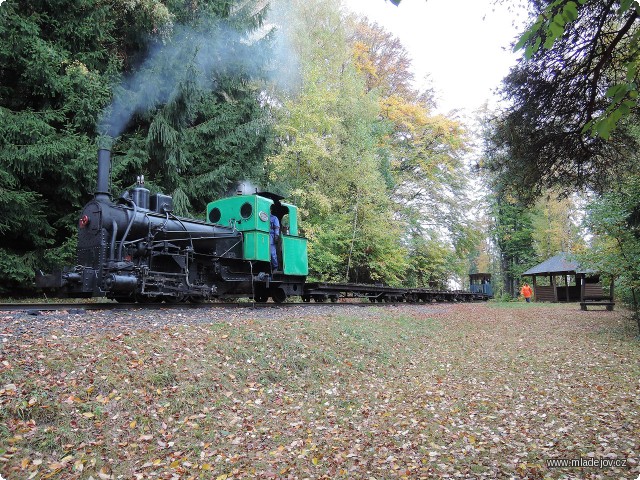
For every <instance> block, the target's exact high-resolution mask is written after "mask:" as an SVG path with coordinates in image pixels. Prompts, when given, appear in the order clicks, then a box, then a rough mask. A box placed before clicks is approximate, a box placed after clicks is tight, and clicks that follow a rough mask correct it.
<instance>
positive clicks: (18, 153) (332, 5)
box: [0, 0, 640, 300]
mask: <svg viewBox="0 0 640 480" xmlns="http://www.w3.org/2000/svg"><path fill="white" fill-rule="evenodd" d="M602 3H603V2H596V1H587V2H580V9H579V10H578V5H577V4H575V3H574V2H571V1H569V2H566V1H555V2H532V4H531V6H530V10H531V11H530V13H531V18H532V25H533V26H532V27H531V29H530V30H529V32H530V33H529V34H525V36H524V37H523V40H522V41H521V42H520V43H521V44H520V45H519V46H518V47H522V48H523V50H525V52H524V53H525V55H524V57H523V60H522V61H521V62H520V63H519V64H518V65H517V66H516V67H514V69H513V70H512V73H511V75H510V76H509V77H508V78H507V79H505V83H504V87H503V93H504V96H505V99H507V100H509V102H508V103H507V104H508V105H509V106H508V107H506V108H505V109H504V110H503V111H500V112H491V111H488V110H487V109H485V110H483V111H481V112H478V125H480V127H473V126H467V125H464V124H463V123H462V122H461V121H460V120H459V119H458V118H457V117H456V114H455V112H452V113H451V114H449V115H442V114H436V113H434V111H435V108H434V107H435V105H434V100H433V98H434V95H433V92H431V91H419V90H417V89H416V88H415V87H414V83H413V77H412V74H411V59H410V57H409V55H408V53H407V51H406V50H405V49H404V47H403V46H402V45H401V44H400V42H399V41H398V40H397V39H396V38H394V37H393V36H392V35H391V34H389V33H388V32H386V31H385V30H384V29H383V28H381V27H380V26H378V25H376V24H372V23H370V22H369V21H368V20H367V19H365V18H357V17H354V16H352V15H349V14H347V13H346V12H345V10H344V8H342V5H341V2H340V0H308V1H302V0H290V1H286V2H285V1H282V2H278V1H274V2H268V1H266V0H246V1H238V2H228V1H215V0H210V1H200V2H193V1H184V0H181V1H170V0H167V1H159V0H105V1H100V2H98V1H97V0H75V1H70V0H53V1H47V2H43V1H37V2H27V1H19V0H7V1H6V2H4V3H3V4H2V6H1V7H0V209H1V211H2V212H3V215H2V217H1V218H0V234H2V242H1V243H0V293H2V294H5V295H8V294H11V295H15V294H19V293H30V291H31V285H32V281H33V276H34V272H35V271H36V270H38V269H42V270H45V271H47V270H52V269H55V268H59V267H60V266H61V265H65V264H72V263H73V262H74V256H75V231H76V224H77V215H78V212H79V210H80V208H81V206H82V205H83V204H84V203H85V202H86V201H87V200H88V199H89V198H90V197H91V195H92V192H93V189H94V186H95V177H96V152H97V148H98V145H101V144H104V142H105V141H108V142H109V144H110V145H111V148H112V151H113V160H114V163H113V171H112V182H113V189H112V190H113V193H114V194H115V195H118V194H119V192H120V191H121V190H123V189H125V188H127V187H130V186H132V185H133V182H134V180H135V178H136V176H137V175H139V174H144V175H145V178H146V179H147V185H146V186H147V187H148V188H150V189H151V190H152V192H154V191H163V192H165V193H170V194H171V195H173V197H174V205H175V209H176V212H177V213H178V214H181V215H185V216H195V217H203V212H204V209H205V205H206V203H207V202H208V201H211V200H212V199H216V198H219V197H221V196H224V195H226V194H227V192H229V191H230V190H235V188H234V187H235V185H236V184H237V183H238V182H245V183H246V182H251V183H253V184H257V185H260V186H261V187H262V188H264V189H266V190H271V191H276V192H278V193H281V194H283V195H285V196H286V197H287V198H288V199H289V200H290V201H292V202H293V203H295V204H297V205H299V206H300V208H301V215H302V224H303V229H304V234H305V235H306V236H307V238H309V239H310V245H311V246H310V268H311V274H312V276H313V277H314V278H318V279H322V280H329V281H349V282H363V283H366V282H383V283H386V284H389V285H398V284H403V285H406V286H430V285H431V286H434V285H438V286H447V285H450V284H451V283H452V282H456V283H457V284H460V285H464V282H465V279H466V275H467V274H468V273H474V272H478V271H480V272H489V273H492V274H493V275H494V285H495V287H496V291H497V292H498V294H499V295H501V294H503V293H504V295H506V296H508V297H511V296H513V295H515V294H517V290H518V285H519V282H520V280H521V278H520V274H521V273H522V272H523V271H524V270H526V269H527V268H528V267H530V266H532V265H534V264H536V263H538V262H539V261H541V260H544V259H546V258H548V257H549V256H551V255H553V254H555V253H559V252H570V253H573V254H576V255H577V256H578V257H579V258H580V260H581V261H582V262H583V263H584V264H585V265H588V266H593V267H595V268H597V269H598V270H599V271H601V272H603V273H604V274H607V275H611V276H615V278H617V282H618V283H619V285H620V287H621V289H622V290H621V291H622V292H623V294H624V295H625V296H626V297H627V298H628V299H630V300H635V296H634V293H635V290H636V289H637V287H638V273H639V272H640V265H638V261H639V260H638V258H640V246H639V245H640V233H639V232H640V230H639V229H638V225H639V222H640V214H639V213H638V212H640V194H639V191H640V189H639V188H638V186H639V183H640V182H639V181H638V178H640V177H638V171H637V158H636V153H635V152H636V151H637V149H636V148H635V142H636V141H637V128H635V123H634V119H635V116H634V114H633V110H634V105H632V104H631V103H630V102H632V101H633V100H634V99H635V98H636V96H634V87H633V80H634V75H635V74H636V72H637V69H636V70H631V69H627V70H626V71H625V75H626V76H625V78H629V80H628V81H627V82H626V84H627V87H625V88H623V87H619V89H618V90H617V91H612V90H611V87H614V86H615V85H618V84H619V83H620V82H618V77H617V76H616V75H615V74H614V73H615V72H614V70H615V69H616V68H619V63H616V62H613V63H606V62H605V63H603V64H602V65H600V67H599V70H598V71H597V73H601V72H602V71H604V72H607V74H606V75H601V76H600V77H599V78H600V79H601V84H602V85H604V86H605V87H606V88H604V87H603V86H602V85H601V84H598V85H599V89H596V90H597V92H600V93H596V94H595V95H596V99H597V101H599V102H601V103H602V105H603V106H602V107H599V108H595V109H593V108H592V109H591V111H590V113H589V114H588V115H587V117H588V118H581V119H578V120H575V122H574V123H575V125H573V124H571V123H570V122H567V118H569V119H570V120H574V117H576V116H577V115H574V116H573V117H572V115H571V112H570V111H569V110H568V109H567V108H565V110H564V111H560V110H551V111H549V110H547V111H546V113H545V110H544V109H543V108H539V107H537V106H536V105H537V104H536V103H535V102H536V101H538V100H539V99H540V98H545V99H548V101H549V102H552V101H553V99H555V101H556V103H557V104H560V103H561V102H559V101H558V98H560V99H562V98H563V97H562V95H563V92H562V91H560V92H559V93H558V92H557V91H553V92H550V87H549V84H554V82H555V84H557V85H560V86H561V85H563V81H565V79H563V78H559V79H558V78H557V77H552V76H549V75H547V74H546V73H545V72H549V71H553V70H552V69H551V66H552V65H553V58H552V55H553V54H555V52H556V50H557V49H558V48H560V47H562V45H563V43H562V40H563V38H564V36H566V37H567V38H569V37H570V36H571V35H575V32H576V31H578V32H579V33H580V34H585V32H587V33H588V32H593V33H594V35H596V34H598V33H600V34H603V32H605V29H603V28H602V26H604V25H606V26H607V28H608V30H606V32H607V33H608V34H611V32H613V37H606V38H609V39H610V38H616V37H615V32H616V31H618V32H622V31H623V27H624V28H625V30H624V32H623V33H624V35H635V34H636V33H637V29H635V24H634V21H635V18H634V19H633V20H631V26H630V27H628V28H627V27H626V23H627V22H626V20H625V18H624V17H623V16H621V15H623V14H624V13H625V12H627V11H632V10H633V8H635V7H634V5H635V6H636V7H637V4H636V2H620V4H616V3H615V2H613V3H612V4H611V5H613V4H615V5H617V7H616V8H617V10H616V9H613V7H611V12H613V13H611V14H609V13H610V12H609V11H607V10H604V11H603V10H602V9H601V10H599V11H597V8H596V6H597V5H600V4H602ZM626 3H629V5H626V7H627V10H624V11H622V10H621V8H622V6H624V5H621V4H626ZM585 4H586V6H587V7H588V6H589V5H592V9H591V10H589V9H587V8H586V7H585V6H584V5H585ZM574 5H575V6H576V8H575V12H574V8H573V6H574ZM558 8H560V9H561V10H560V14H561V17H560V20H564V21H563V22H560V21H558V22H556V23H555V24H554V23H551V24H550V25H556V27H553V28H552V29H551V30H549V28H551V26H550V25H546V24H544V23H542V22H538V23H536V22H537V20H536V19H538V18H539V17H538V15H539V14H540V12H543V11H544V10H545V9H556V10H557V9H558ZM574 13H575V14H574ZM556 14H557V12H556ZM588 14H591V15H592V17H593V21H594V22H596V23H594V24H587V23H586V22H585V21H584V19H585V18H591V17H588ZM598 15H600V16H598ZM545 18H546V17H545ZM552 18H554V17H552ZM599 18H600V19H603V21H602V22H601V26H600V29H598V28H597V25H599V24H598V23H597V20H598V19H599ZM560 23H562V24H561V25H560ZM558 25H560V27H558ZM585 25H587V26H585ZM589 25H591V26H589ZM593 25H596V26H595V27H594V26H593ZM545 28H546V29H547V30H545ZM558 28H561V29H562V31H561V32H559V33H558V32H557V29H558ZM616 28H617V30H615V29H616ZM585 29H586V30H585ZM547 31H553V32H555V33H558V34H557V35H555V36H554V38H553V42H551V41H549V42H547V41H546V39H545V34H546V33H545V32H547ZM555 33H554V34H555ZM538 37H539V38H541V40H536V39H537V38H538ZM606 38H605V40H603V42H602V44H598V45H601V46H602V51H601V54H603V55H605V56H606V55H607V54H608V55H609V56H611V52H609V53H607V46H608V45H611V41H609V42H608V43H607V41H606ZM633 38H635V37H633ZM527 42H529V43H527ZM567 42H569V40H567ZM623 44H624V42H623ZM626 45H628V48H629V49H631V50H628V52H627V53H628V54H629V55H628V56H630V55H631V53H632V44H630V43H629V42H627V43H626ZM620 48H621V49H622V48H623V47H620ZM623 54H624V52H623V53H621V55H623ZM558 55H560V54H558ZM631 56H632V55H631ZM550 58H551V60H550ZM633 58H636V57H633ZM592 60H593V59H592ZM545 62H546V63H545ZM550 69H551V70H550ZM578 70H579V69H578ZM579 71H580V70H579ZM592 73H593V68H592ZM592 77H593V76H591V77H588V75H587V80H588V79H589V78H592ZM569 80H570V79H569ZM607 82H609V83H610V84H609V85H606V83H607ZM586 83H587V84H588V83H589V82H588V81H587V82H586ZM545 87H546V89H545ZM535 88H538V90H535ZM603 88H604V90H603ZM556 90H558V89H556ZM623 90H624V95H627V96H626V97H624V98H623V97H620V98H618V96H616V95H621V94H620V93H616V92H622V91H623ZM565 93H566V92H565ZM545 95H546V97H545ZM553 95H556V96H555V97H554V96H553ZM580 95H582V96H580ZM564 98H565V99H566V98H567V97H564ZM569 98H570V99H572V100H576V101H575V102H573V103H572V102H565V103H564V106H565V107H567V106H569V107H571V106H572V107H576V108H577V107H578V106H580V105H578V104H577V100H578V99H582V98H591V96H590V95H587V94H585V92H582V93H580V92H579V93H575V94H574V96H573V97H569ZM607 99H610V100H615V101H616V102H618V103H617V104H616V105H614V106H613V107H611V108H609V109H608V110H607V108H608V105H609V104H607V103H606V102H607ZM625 101H627V103H626V104H625V103H624V102H625ZM592 103H593V102H592ZM596 103H597V102H596ZM543 104H544V103H543ZM620 105H623V106H620ZM624 105H626V107H624ZM558 108H560V107H558ZM625 108H626V109H627V110H624V109H625ZM620 109H622V111H621V110H620ZM549 112H551V113H549ZM616 112H619V113H616ZM536 114H537V116H536ZM562 114H564V115H565V117H562ZM599 115H602V118H605V119H611V118H613V117H617V118H613V120H610V121H609V122H608V123H607V122H601V123H599V124H596V123H594V122H593V119H598V118H600V117H599ZM580 122H582V123H580ZM589 122H591V123H589ZM587 123H589V125H591V126H592V127H593V129H592V130H588V129H584V128H583V127H584V125H586V124H587ZM567 125H568V126H569V127H571V126H573V127H574V128H573V129H571V128H568V127H567ZM598 125H599V126H600V128H599V130H598V128H597V126H598ZM603 125H604V126H603ZM554 142H555V143H554ZM572 149H573V150H572ZM576 152H579V154H577V153H576ZM545 162H546V163H545ZM478 184H482V186H483V187H484V188H483V191H485V192H487V193H486V194H484V195H482V196H479V195H477V194H473V193H472V192H474V191H476V190H477V186H478Z"/></svg>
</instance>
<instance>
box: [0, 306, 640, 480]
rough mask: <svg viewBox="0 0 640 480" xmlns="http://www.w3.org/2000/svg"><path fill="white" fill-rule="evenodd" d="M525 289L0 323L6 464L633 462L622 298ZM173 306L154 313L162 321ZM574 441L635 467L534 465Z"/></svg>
mask: <svg viewBox="0 0 640 480" xmlns="http://www.w3.org/2000/svg"><path fill="white" fill-rule="evenodd" d="M516 305H517V304H516ZM524 306H526V308H505V307H504V306H503V305H502V304H493V303H492V304H462V305H448V306H441V307H435V308H434V307H431V306H401V307H383V308H376V309H362V308H360V309H355V310H352V311H350V313H349V314H348V315H345V314H343V313H340V312H341V310H338V309H333V310H331V311H330V312H329V313H328V314H327V315H326V316H323V317H313V316H307V317H303V318H299V317H294V316H292V315H291V314H288V313H287V312H284V313H282V312H281V313H274V314H275V315H277V317H274V318H259V317H255V318H252V317H251V315H252V313H251V312H246V314H245V313H243V314H242V316H241V318H240V319H235V320H224V321H223V320H220V319H212V320H211V323H210V324H201V323H200V324H197V325H195V324H194V325H188V326H170V327H158V328H157V329H156V330H136V329H133V328H131V327H129V326H126V325H123V326H119V325H118V324H117V322H118V321H119V320H118V317H116V318H114V327H113V329H111V330H107V331H104V330H102V331H95V332H89V333H85V334H83V335H82V336H75V335H69V334H67V333H65V331H56V332H55V333H54V334H50V333H47V334H46V335H45V336H43V337H35V336H29V337H26V336H25V337H10V336H9V337H7V336H5V337H3V338H8V339H9V341H7V342H4V343H2V349H1V350H0V355H1V359H0V474H2V475H3V476H4V477H5V478H8V479H11V478H64V479H66V478H69V479H88V478H90V477H93V478H95V479H97V478H103V479H108V478H174V477H175V476H179V477H180V478H206V479H209V478H214V479H220V480H222V479H231V478H289V477H290V478H345V479H346V478H433V477H444V476H447V475H449V476H456V475H458V476H461V477H467V478H468V477H474V478H496V477H506V478H508V477H514V478H576V477H580V478H601V477H598V475H604V476H605V478H609V477H614V476H615V477H625V476H626V477H628V478H632V477H633V478H635V477H636V476H637V475H638V474H639V473H640V470H639V468H638V463H637V462H638V452H640V442H639V440H638V439H640V413H639V409H638V405H639V404H640V390H639V386H640V385H639V384H638V383H637V379H638V378H640V361H639V360H640V344H639V342H638V341H637V340H636V339H635V338H634V333H633V332H632V330H631V329H630V328H629V320H627V319H626V317H625V313H624V312H619V311H618V312H581V311H579V310H578V309H577V307H576V306H575V305H561V306H558V305H553V306H551V305H536V304H531V305H524ZM137 314H143V313H137ZM174 314H175V313H172V311H167V312H154V315H156V316H158V323H159V324H160V325H162V324H163V322H162V316H163V315H165V316H171V315H174ZM91 315H93V314H87V315H86V316H85V317H84V319H83V321H86V322H88V323H89V324H90V322H91ZM96 315H98V314H96ZM193 315H198V316H200V317H201V316H202V315H203V314H202V312H194V313H193ZM212 315H215V313H212ZM309 315H310V314H309ZM0 318H2V317H0ZM56 318H57V317H56V315H52V316H51V321H52V322H55V320H56ZM5 320H13V319H7V318H6V317H5ZM185 323H187V321H186V320H185ZM11 325H12V323H11V322H10V321H8V322H7V323H6V325H4V326H3V325H0V331H2V332H3V333H4V334H5V335H11ZM586 455H593V456H596V457H605V456H610V457H611V456H613V455H615V456H617V458H626V459H629V467H628V468H626V469H613V468H612V469H609V470H606V471H599V470H596V469H574V470H571V469H553V470H549V469H547V468H546V467H545V465H544V460H545V459H548V458H555V457H578V456H586Z"/></svg>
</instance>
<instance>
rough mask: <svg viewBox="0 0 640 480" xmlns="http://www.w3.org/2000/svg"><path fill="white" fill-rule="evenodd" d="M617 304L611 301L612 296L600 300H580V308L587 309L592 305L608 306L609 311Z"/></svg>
mask: <svg viewBox="0 0 640 480" xmlns="http://www.w3.org/2000/svg"><path fill="white" fill-rule="evenodd" d="M614 305H615V302H612V301H611V298H602V299H598V300H588V301H586V299H585V301H584V302H580V308H581V309H582V310H586V309H587V307H589V306H591V307H607V310H608V311H610V312H611V311H613V306H614Z"/></svg>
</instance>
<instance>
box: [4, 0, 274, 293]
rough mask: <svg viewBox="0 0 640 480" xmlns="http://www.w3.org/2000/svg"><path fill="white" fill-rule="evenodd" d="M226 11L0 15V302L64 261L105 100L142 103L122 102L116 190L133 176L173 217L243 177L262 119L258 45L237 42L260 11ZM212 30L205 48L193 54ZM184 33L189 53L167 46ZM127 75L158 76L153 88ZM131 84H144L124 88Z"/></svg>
mask: <svg viewBox="0 0 640 480" xmlns="http://www.w3.org/2000/svg"><path fill="white" fill-rule="evenodd" d="M238 5H239V4H238ZM238 5H237V4H236V3H234V2H228V1H221V0H210V1H202V2H197V3H196V2H162V1H158V0H147V1H144V2H128V1H124V0H108V1H106V2H98V1H97V0H50V1H47V2H44V1H36V2H33V1H31V2H27V1H22V0H7V1H6V2H4V3H3V4H2V5H1V6H0V208H1V209H2V211H3V218H2V219H0V234H2V242H1V243H0V293H3V294H7V293H13V292H16V293H17V292H20V291H24V290H28V289H29V288H30V286H31V281H32V278H33V274H34V271H35V270H37V269H43V270H50V269H53V268H54V267H59V266H61V265H63V264H69V263H71V262H73V261H74V257H75V248H74V242H75V232H76V223H77V215H78V211H79V210H80V208H81V206H82V205H83V204H84V203H85V202H86V201H87V200H88V199H89V198H90V196H91V193H92V192H93V190H94V188H95V177H96V143H97V141H96V140H97V138H98V137H99V135H100V134H103V133H113V131H112V130H111V131H110V130H109V129H106V130H105V129H104V128H101V126H103V127H104V124H105V121H106V120H105V119H108V118H109V113H110V112H112V111H113V107H112V105H115V104H116V103H117V102H118V100H120V101H125V102H126V101H129V100H132V99H135V97H136V96H139V95H143V96H144V95H146V96H149V97H153V98H149V101H147V102H146V103H145V102H141V103H137V104H135V107H136V108H135V109H134V110H133V111H131V112H130V113H131V115H130V116H129V118H127V119H125V120H123V124H122V125H120V126H119V131H118V132H117V133H116V138H115V143H114V144H113V153H114V156H113V159H114V165H113V173H112V176H113V182H114V193H116V194H117V193H119V191H118V190H119V189H120V188H122V187H126V186H128V185H131V184H132V183H133V179H134V178H135V176H136V175H137V174H139V173H143V174H145V175H146V176H147V177H149V176H151V177H152V178H153V183H152V185H151V186H152V188H154V189H157V190H163V191H165V192H168V193H172V192H173V193H175V194H176V203H177V205H178V207H179V209H180V208H181V209H182V213H187V209H188V207H189V205H191V206H192V207H193V209H195V210H202V209H203V208H204V204H205V203H206V202H207V201H208V200H209V199H211V198H213V197H215V196H217V195H219V194H220V193H221V192H222V191H224V190H225V189H226V188H227V187H228V186H229V184H230V183H232V182H233V181H235V180H238V179H241V178H244V177H245V176H246V175H245V174H246V173H247V172H251V171H255V170H256V169H257V166H258V165H260V163H261V161H262V157H263V155H264V152H265V149H266V147H267V140H266V138H267V132H268V123H267V122H266V121H265V120H264V114H263V110H262V109H261V108H260V106H259V103H258V100H257V97H258V94H259V87H258V86H257V84H256V83H255V82H254V79H255V78H260V77H261V76H262V75H264V72H265V70H264V68H263V65H264V62H265V59H266V58H267V55H268V48H266V47H265V48H263V47H264V44H268V40H269V39H268V36H267V37H264V36H262V37H261V36H260V35H258V36H257V38H258V40H254V41H249V42H248V41H246V39H247V38H248V36H247V35H248V34H249V33H250V32H253V31H254V30H255V29H256V28H258V27H259V26H260V24H261V21H262V18H263V15H264V13H265V10H264V5H263V6H262V8H257V7H256V2H243V3H242V5H241V6H238ZM232 31H233V32H234V35H233V36H232V37H229V36H227V35H224V33H226V32H232ZM221 33H222V34H221ZM216 34H218V36H217V37H215V38H216V39H217V41H218V42H219V43H218V44H217V45H216V46H215V48H213V47H211V46H210V45H209V46H207V42H206V41H205V40H204V39H206V38H207V37H208V36H212V35H216ZM190 36H191V37H190ZM190 38H192V39H197V40H198V41H194V42H192V44H193V45H195V47H196V48H195V49H192V50H190V51H189V50H187V51H185V50H182V51H181V50H179V49H176V47H181V46H184V45H187V44H188V41H189V39H190ZM180 53H187V54H188V55H187V56H186V57H185V58H179V56H176V55H179V54H180ZM251 53H255V55H254V56H252V55H251ZM172 55H173V56H172ZM153 58H158V59H159V60H160V61H159V62H156V63H150V59H153ZM247 59H249V60H250V61H248V60H247ZM232 60H233V61H232ZM139 72H143V73H145V74H151V73H160V74H161V75H160V76H158V77H156V80H155V83H154V82H152V81H151V80H152V79H153V78H154V77H153V76H152V75H147V76H146V77H144V76H143V77H140V76H139V75H138V73H139ZM167 76H168V77H169V78H167ZM140 79H143V80H145V82H146V81H147V80H149V82H148V83H145V82H142V83H138V84H134V83H132V81H135V80H140ZM167 79H168V80H169V81H168V82H167Z"/></svg>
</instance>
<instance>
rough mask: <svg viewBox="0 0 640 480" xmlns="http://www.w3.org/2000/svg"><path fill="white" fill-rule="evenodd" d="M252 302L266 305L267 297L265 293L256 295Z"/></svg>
mask: <svg viewBox="0 0 640 480" xmlns="http://www.w3.org/2000/svg"><path fill="white" fill-rule="evenodd" d="M253 300H255V301H256V302H258V303H267V302H268V301H269V295H267V294H266V293H256V294H255V295H254V297H253Z"/></svg>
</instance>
